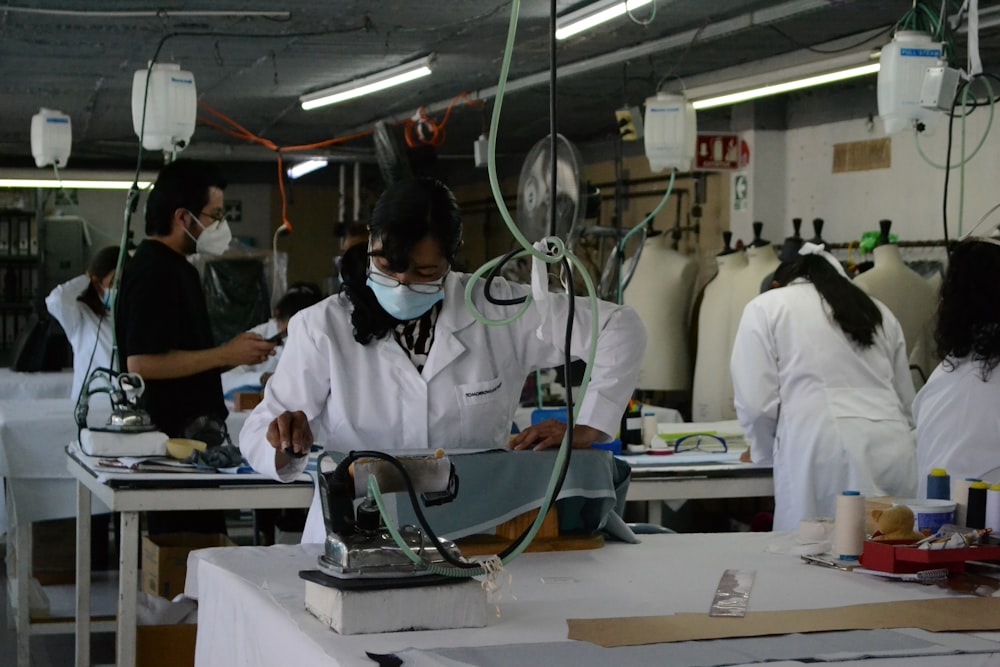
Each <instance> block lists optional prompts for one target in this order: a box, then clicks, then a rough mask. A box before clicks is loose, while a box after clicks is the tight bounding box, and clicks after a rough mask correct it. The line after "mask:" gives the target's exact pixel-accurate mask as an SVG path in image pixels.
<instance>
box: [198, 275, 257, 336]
mask: <svg viewBox="0 0 1000 667" xmlns="http://www.w3.org/2000/svg"><path fill="white" fill-rule="evenodd" d="M202 285H203V287H204V289H205V301H206V302H207V304H208V316H209V319H210V320H211V323H212V337H213V338H214V339H215V342H216V344H219V345H221V344H222V343H225V342H226V341H228V340H230V339H232V338H234V337H235V336H237V335H239V334H241V333H242V332H244V331H246V330H248V329H250V328H251V327H254V326H256V325H258V324H260V323H261V322H266V321H267V319H268V318H269V317H270V316H271V305H270V303H271V298H270V294H269V290H268V287H267V281H266V280H265V277H264V262H263V261H262V260H261V259H258V258H233V259H230V258H223V259H214V260H211V261H209V262H206V263H205V268H204V273H203V274H202Z"/></svg>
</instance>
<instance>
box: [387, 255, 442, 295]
mask: <svg viewBox="0 0 1000 667" xmlns="http://www.w3.org/2000/svg"><path fill="white" fill-rule="evenodd" d="M450 270H451V267H450V266H449V267H446V268H445V269H444V273H442V274H441V276H440V277H439V278H433V279H429V280H420V279H419V278H416V279H407V280H399V279H398V278H394V277H392V276H390V275H388V274H386V273H383V272H382V271H379V269H378V267H377V266H375V259H374V258H369V260H368V279H369V280H371V281H372V282H373V283H375V284H377V285H383V286H385V287H398V286H400V285H403V286H404V287H406V288H407V289H408V290H410V291H412V292H417V293H418V294H436V293H438V292H440V291H441V290H443V289H444V279H445V277H446V276H447V275H448V272H449V271H450ZM400 275H404V274H400Z"/></svg>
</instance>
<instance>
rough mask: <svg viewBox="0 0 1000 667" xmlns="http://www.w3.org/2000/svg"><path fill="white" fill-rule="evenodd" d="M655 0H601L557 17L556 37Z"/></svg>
mask: <svg viewBox="0 0 1000 667" xmlns="http://www.w3.org/2000/svg"><path fill="white" fill-rule="evenodd" d="M652 1H653V0H627V1H625V0H601V1H600V2H594V3H591V4H589V5H587V6H586V7H583V8H581V9H578V10H576V11H575V12H570V13H569V14H566V16H560V17H559V18H557V19H556V39H566V38H567V37H572V36H573V35H578V34H580V33H581V32H583V31H584V30H590V29H591V28H593V27H594V26H598V25H600V24H602V23H606V22H608V21H610V20H612V19H616V18H618V17H619V16H623V15H624V14H625V13H626V12H631V11H633V10H636V9H638V8H639V7H642V6H644V5H648V4H649V3H650V2H652Z"/></svg>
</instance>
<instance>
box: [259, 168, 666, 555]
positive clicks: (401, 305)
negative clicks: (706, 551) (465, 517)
mask: <svg viewBox="0 0 1000 667" xmlns="http://www.w3.org/2000/svg"><path fill="white" fill-rule="evenodd" d="M369 228H370V231H371V235H370V238H369V241H368V243H367V244H359V245H356V246H354V247H352V248H350V249H349V250H347V252H345V253H344V258H343V262H342V264H341V274H342V276H343V280H344V290H343V292H341V293H340V294H336V295H334V296H331V297H329V298H328V299H325V300H324V301H321V302H320V303H318V304H316V305H315V306H312V307H310V308H306V309H305V310H302V311H300V312H299V313H297V314H296V315H295V316H294V317H292V319H291V321H290V322H289V324H288V341H287V343H286V348H287V349H286V350H285V352H284V354H283V355H282V357H281V361H280V362H279V363H278V367H277V369H275V371H274V375H273V376H272V377H271V379H270V380H269V381H268V384H267V391H265V392H264V400H263V401H262V402H261V403H260V405H258V406H257V407H256V408H255V409H254V411H253V414H251V415H250V417H249V418H248V419H247V421H246V423H245V424H244V426H243V430H242V431H241V432H240V439H239V441H240V449H241V450H242V451H243V454H244V456H246V458H247V460H248V461H249V462H250V465H252V466H253V468H254V469H255V470H257V471H259V472H261V473H263V474H266V475H268V476H271V477H274V478H276V479H280V480H284V481H288V480H292V479H295V478H296V477H298V475H299V474H300V473H301V472H302V471H303V470H304V469H305V467H306V464H307V462H308V461H309V459H308V458H307V457H305V456H304V455H305V454H306V453H308V452H309V449H310V445H312V443H313V432H314V431H313V429H314V428H315V429H322V433H323V437H322V440H321V442H323V443H324V444H325V445H326V447H327V448H328V449H331V450H335V451H343V452H346V451H350V450H352V449H368V448H376V449H407V450H418V451H420V450H423V451H426V450H428V449H433V448H437V447H442V448H473V449H489V448H495V447H504V446H509V447H511V448H513V449H547V448H550V447H557V446H558V445H559V444H560V442H561V441H562V439H563V435H564V434H565V433H566V425H565V424H562V423H560V422H556V421H555V420H552V421H551V422H543V423H541V424H536V425H534V426H531V427H529V428H526V429H525V430H524V431H522V432H521V433H520V434H518V435H517V436H514V438H513V439H512V438H511V435H510V430H511V424H512V421H513V416H514V410H515V409H516V408H517V404H518V399H519V398H520V396H521V387H522V385H523V384H524V378H525V376H527V374H528V373H530V372H532V371H534V370H536V369H540V368H550V367H552V366H559V365H560V364H562V363H563V362H564V360H565V358H566V356H570V357H572V358H584V357H586V356H587V353H588V351H589V346H590V343H591V339H592V337H593V335H592V323H593V322H594V319H595V318H596V319H597V330H598V333H597V340H596V344H597V356H596V360H595V362H594V367H593V374H592V376H591V382H590V389H589V391H588V392H587V394H586V397H585V398H584V400H583V402H582V403H581V405H580V411H579V415H578V418H577V422H576V424H575V426H574V430H573V432H572V433H571V434H570V435H571V437H572V444H573V446H574V447H580V448H586V447H590V446H591V445H593V444H594V443H595V442H605V441H609V440H611V439H612V437H613V436H614V434H615V432H616V431H617V430H618V425H619V423H620V420H621V415H622V412H623V411H624V409H625V405H626V404H627V402H628V399H629V397H630V396H631V393H632V390H633V389H634V388H635V383H636V380H637V378H638V375H639V365H640V363H641V361H642V355H643V352H644V350H645V343H646V335H645V329H644V327H643V326H642V322H641V321H640V320H639V317H638V315H636V313H635V311H634V310H632V309H631V308H628V307H626V306H618V305H615V304H611V303H607V302H600V304H599V307H598V309H597V311H596V312H593V311H592V310H591V305H590V302H589V300H588V299H587V298H584V297H578V298H577V299H576V300H575V301H572V302H571V301H570V297H569V296H568V295H566V294H549V295H547V298H546V299H539V300H535V301H532V302H531V304H530V305H529V306H528V307H527V309H526V310H525V313H524V315H523V316H522V317H521V318H519V319H517V320H515V321H513V322H511V323H509V324H507V325H504V326H496V327H490V326H486V325H484V324H482V323H480V322H478V321H477V320H476V319H475V318H474V317H473V315H472V313H471V312H469V310H468V308H466V303H465V293H466V286H467V285H468V284H469V283H470V281H472V276H471V275H469V274H467V273H463V272H461V271H460V270H459V269H458V268H457V266H456V265H457V263H458V253H459V250H460V249H461V247H462V219H461V212H460V210H459V207H458V202H456V200H455V197H454V195H453V194H452V193H451V190H449V189H448V188H447V186H445V185H444V184H443V183H441V182H440V181H437V180H434V179H429V178H413V179H406V180H401V181H397V182H396V183H393V184H392V185H390V186H389V187H388V188H387V189H386V191H385V192H383V193H382V195H381V196H380V197H379V199H378V201H377V202H376V204H375V208H374V210H373V211H372V215H371V218H370V220H369ZM484 284H485V281H480V282H478V284H475V285H473V286H472V290H471V300H472V302H473V303H474V304H475V306H476V309H477V310H478V311H479V312H480V313H482V314H484V315H485V316H486V317H488V318H490V319H493V320H497V319H500V318H506V317H509V316H511V315H513V314H514V313H515V312H516V311H517V309H518V308H520V306H518V305H509V304H510V302H511V300H515V299H518V298H519V297H523V296H526V295H527V294H529V293H530V288H529V287H528V286H527V285H518V284H514V283H510V282H508V281H506V280H504V279H502V278H498V279H496V280H494V281H493V283H492V286H491V290H490V295H491V296H492V297H493V299H494V301H493V302H491V301H490V300H489V299H488V298H487V296H486V295H485V294H484ZM503 301H506V302H507V303H506V304H504V303H503ZM571 304H572V310H571ZM574 311H575V312H574ZM571 313H573V315H572V317H573V322H574V324H575V326H574V329H573V339H572V342H571V344H570V347H569V349H567V348H566V330H565V327H566V321H567V319H568V318H569V317H570V316H571V315H570V314H571ZM325 537H326V529H325V528H324V527H323V517H322V512H321V511H320V507H319V500H318V496H317V499H316V500H315V501H314V502H313V506H312V507H311V508H310V510H309V516H308V518H307V520H306V526H305V530H304V532H303V538H302V540H303V542H322V541H323V540H324V539H325Z"/></svg>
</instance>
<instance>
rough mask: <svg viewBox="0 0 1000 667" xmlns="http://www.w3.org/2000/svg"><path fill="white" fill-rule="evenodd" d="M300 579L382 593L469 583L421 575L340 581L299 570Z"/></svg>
mask: <svg viewBox="0 0 1000 667" xmlns="http://www.w3.org/2000/svg"><path fill="white" fill-rule="evenodd" d="M299 578H300V579H305V580H306V581H311V582H313V583H314V584H319V585H320V586H325V587H327V588H336V589H337V590H341V591H381V590H388V589H392V588H416V587H418V586H440V585H443V584H460V583H462V582H465V581H468V579H465V578H463V577H446V576H444V575H440V574H421V575H417V576H405V577H378V578H363V577H361V578H354V579H340V578H339V577H334V576H331V575H329V574H326V573H325V572H320V571H319V570H299Z"/></svg>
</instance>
